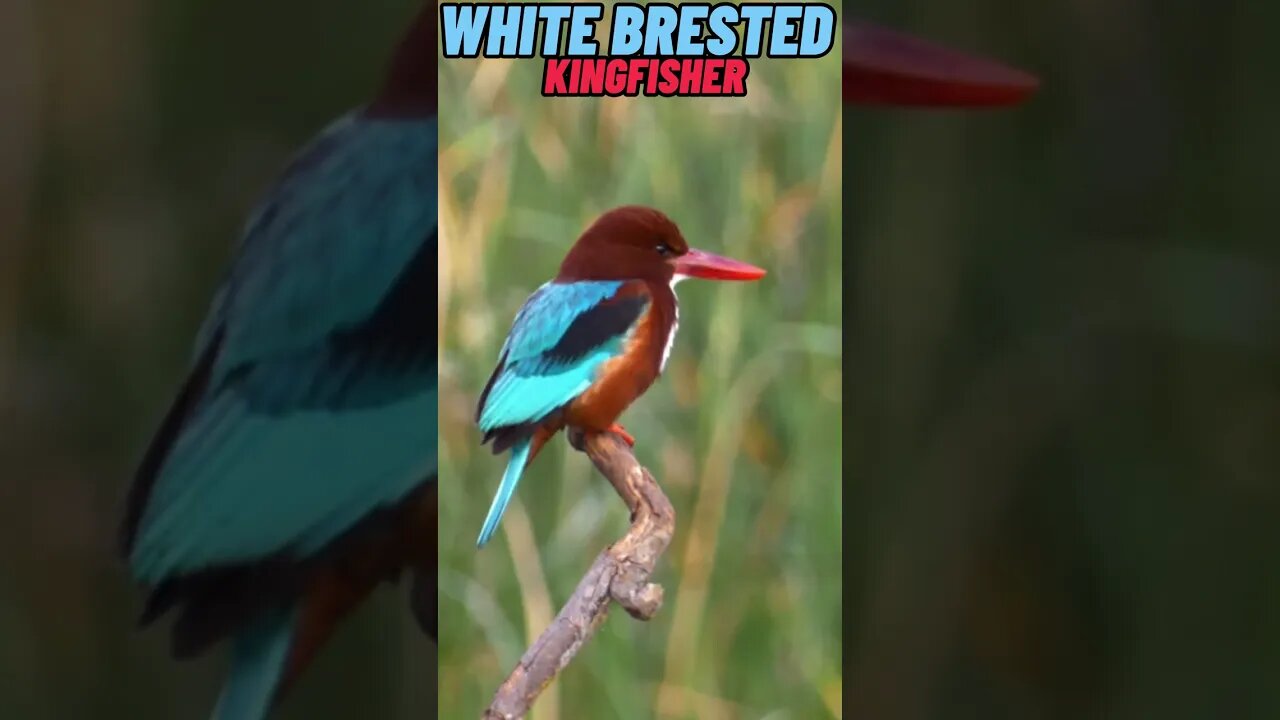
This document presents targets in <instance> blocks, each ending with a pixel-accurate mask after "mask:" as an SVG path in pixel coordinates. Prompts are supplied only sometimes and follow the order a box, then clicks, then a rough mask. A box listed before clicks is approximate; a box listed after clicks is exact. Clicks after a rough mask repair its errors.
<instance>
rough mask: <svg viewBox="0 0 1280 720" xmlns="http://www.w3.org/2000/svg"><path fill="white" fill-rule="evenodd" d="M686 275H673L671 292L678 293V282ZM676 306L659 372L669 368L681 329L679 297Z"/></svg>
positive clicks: (663, 349)
mask: <svg viewBox="0 0 1280 720" xmlns="http://www.w3.org/2000/svg"><path fill="white" fill-rule="evenodd" d="M684 277H685V276H684V275H679V274H676V275H672V276H671V294H672V295H673V296H674V295H675V294H676V283H678V282H680V281H681V280H683V279H684ZM674 307H675V317H673V318H671V330H670V331H668V332H667V344H666V346H665V347H663V348H662V364H661V365H659V366H658V372H662V371H664V370H666V369H667V358H669V357H671V346H673V345H675V344H676V331H677V330H679V329H680V301H679V299H678V298H677V299H676V303H675V305H674Z"/></svg>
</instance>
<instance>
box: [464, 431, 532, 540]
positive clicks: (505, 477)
mask: <svg viewBox="0 0 1280 720" xmlns="http://www.w3.org/2000/svg"><path fill="white" fill-rule="evenodd" d="M530 444H531V443H530V441H529V439H528V438H525V439H524V440H521V441H519V442H517V443H516V444H515V445H514V446H512V448H511V460H510V461H509V462H508V463H507V471H506V472H505V473H503V474H502V484H500V485H499V486H498V493H497V494H496V495H494V496H493V503H492V504H491V505H490V506H489V514H488V515H487V516H485V519H484V527H482V528H481V529H480V537H479V539H477V540H476V547H484V546H485V543H487V542H489V539H490V538H492V537H493V533H494V531H495V530H497V529H498V523H499V522H501V521H502V514H503V513H505V512H506V511H507V504H508V503H510V502H511V496H512V495H514V494H515V492H516V485H518V484H519V483H520V476H521V475H522V474H523V473H524V466H525V464H526V463H528V462H529V446H530Z"/></svg>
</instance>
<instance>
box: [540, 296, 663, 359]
mask: <svg viewBox="0 0 1280 720" xmlns="http://www.w3.org/2000/svg"><path fill="white" fill-rule="evenodd" d="M648 305H649V299H648V298H647V297H645V296H643V295H628V296H626V297H622V298H617V299H613V300H606V301H605V302H602V303H600V304H598V305H595V306H594V307H592V308H591V309H590V310H587V311H586V312H584V313H582V314H581V315H579V316H578V317H577V318H575V319H574V321H573V322H572V323H570V325H569V329H568V330H565V331H564V335H562V336H561V337H560V340H559V341H558V342H557V343H556V344H555V346H553V347H552V348H551V349H550V350H548V351H547V352H546V356H547V359H549V360H552V361H554V362H565V363H571V362H574V361H576V360H578V359H580V358H581V357H582V356H584V355H586V354H587V353H589V352H591V351H592V350H595V349H596V348H598V347H600V346H601V345H603V344H605V343H607V342H609V341H610V340H613V339H616V338H619V337H622V335H624V334H625V333H626V332H627V330H628V329H629V328H630V327H631V326H632V325H633V324H634V323H635V321H636V320H637V319H639V317H640V313H642V312H644V309H645V308H646V307H648Z"/></svg>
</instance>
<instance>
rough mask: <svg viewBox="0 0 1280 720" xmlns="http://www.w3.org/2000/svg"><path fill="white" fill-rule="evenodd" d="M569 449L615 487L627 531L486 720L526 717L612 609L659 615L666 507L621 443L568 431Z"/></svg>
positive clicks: (669, 526) (503, 689) (669, 529)
mask: <svg viewBox="0 0 1280 720" xmlns="http://www.w3.org/2000/svg"><path fill="white" fill-rule="evenodd" d="M569 443H570V444H571V445H573V447H574V448H576V449H577V450H579V451H581V452H584V453H586V455H587V457H589V458H591V462H592V463H593V464H594V465H595V466H596V470H598V471H599V472H600V474H601V475H603V476H604V477H605V478H606V479H607V480H608V481H609V483H610V484H611V485H613V488H614V490H616V491H617V493H618V495H619V496H620V497H621V498H622V500H623V502H625V503H626V504H627V508H628V509H629V510H630V511H631V527H630V529H628V530H627V533H626V534H625V535H623V536H622V538H621V539H619V540H618V541H617V542H615V543H613V544H612V545H610V546H609V547H607V548H605V549H604V550H603V551H602V552H601V553H600V555H598V556H597V557H596V559H595V562H593V563H592V564H591V567H590V568H589V569H588V570H587V573H586V575H584V576H583V577H582V580H580V581H579V582H578V587H577V589H575V590H574V591H573V595H572V596H571V597H570V598H569V600H568V602H566V603H565V605H564V607H563V608H561V609H560V613H559V614H558V615H556V617H555V619H554V620H552V621H551V625H549V626H548V627H547V629H546V630H544V631H543V632H542V635H540V636H539V637H538V639H537V640H536V641H534V643H533V645H531V646H530V647H529V649H528V650H526V651H525V654H524V656H523V657H521V658H520V662H519V663H518V664H517V665H516V667H515V669H514V670H512V671H511V674H510V675H509V676H507V679H506V681H505V682H503V683H502V685H501V686H500V687H499V688H498V692H497V693H495V694H494V697H493V701H492V702H491V703H490V704H489V707H488V709H487V710H485V712H484V716H483V717H484V718H485V720H499V719H500V720H515V719H516V718H522V717H524V715H525V713H527V712H528V711H529V708H530V707H531V706H532V705H533V703H534V701H535V700H537V698H538V695H539V694H541V693H542V691H543V690H544V689H545V688H546V687H547V686H548V685H550V684H551V681H552V680H554V679H555V676H556V675H557V674H558V673H559V672H560V671H561V670H563V669H564V668H565V667H566V666H568V664H569V663H570V662H571V661H572V660H573V658H574V657H575V656H576V655H577V654H578V651H579V650H581V649H582V646H583V645H585V644H586V642H587V640H589V639H590V638H591V636H592V635H594V634H595V631H596V630H597V629H598V628H599V627H600V625H601V624H602V623H603V622H604V619H605V617H606V616H607V615H608V612H609V605H610V604H611V602H616V603H617V604H619V605H621V606H622V608H623V609H624V610H626V611H627V613H628V614H630V615H631V617H634V618H636V619H637V620H649V619H651V618H652V617H653V616H654V615H656V614H657V612H658V610H659V609H660V608H661V607H662V597H663V592H662V586H660V585H658V584H656V583H653V582H650V578H651V577H652V576H653V571H654V567H655V566H656V565H657V562H658V559H659V558H660V557H661V556H662V553H663V552H665V551H666V549H667V546H668V545H669V544H670V543H671V536H672V534H673V532H674V530H675V509H674V508H672V506H671V501H670V500H668V499H667V496H666V495H665V494H663V492H662V489H661V488H659V487H658V483H657V481H656V480H654V479H653V475H651V474H650V473H649V471H648V470H646V469H644V468H643V467H641V465H640V463H639V461H637V460H636V457H635V455H634V454H633V453H632V452H631V447H630V446H629V445H628V444H627V443H626V442H625V441H624V440H623V439H622V438H621V437H619V436H618V435H616V434H614V433H611V432H606V433H590V434H587V433H583V432H581V431H577V430H572V429H571V430H569Z"/></svg>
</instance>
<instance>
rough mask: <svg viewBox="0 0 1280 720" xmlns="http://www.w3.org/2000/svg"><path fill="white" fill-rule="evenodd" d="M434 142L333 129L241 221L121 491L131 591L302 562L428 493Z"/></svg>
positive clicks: (340, 125)
mask: <svg viewBox="0 0 1280 720" xmlns="http://www.w3.org/2000/svg"><path fill="white" fill-rule="evenodd" d="M434 130H435V127H434V120H432V121H431V122H430V123H424V122H421V121H419V122H398V123H391V122H387V123H379V124H376V125H370V124H365V123H364V122H363V121H357V120H354V119H353V118H350V117H349V118H346V119H344V120H341V121H339V122H337V123H335V124H334V125H333V126H331V127H330V128H329V129H328V130H327V131H326V132H325V133H324V134H323V135H322V136H321V137H320V138H319V139H318V140H317V141H316V142H315V143H313V144H312V146H311V147H309V148H308V149H307V150H306V151H304V152H303V153H302V155H300V156H299V157H298V159H296V160H295V161H294V163H293V165H291V166H290V168H289V170H288V171H287V172H286V174H285V176H284V177H283V178H282V180H281V181H280V183H279V184H278V185H277V187H276V188H275V190H274V191H273V193H272V194H271V196H270V198H269V200H268V201H267V202H265V203H264V204H263V205H261V206H260V207H259V209H258V211H257V212H256V213H255V215H254V217H253V219H252V220H251V221H250V223H249V226H248V230H247V232H246V235H245V238H244V241H243V244H242V246H241V248H240V252H239V255H238V257H237V259H236V261H235V262H234V264H233V266H232V268H231V270H230V272H229V274H228V277H227V279H226V281H225V282H224V284H223V287H222V289H221V290H220V291H219V293H218V296H217V297H216V298H215V302H214V307H213V308H212V310H211V312H210V316H209V318H208V320H207V322H206V326H205V329H204V330H203V331H202V333H201V338H200V339H199V341H198V345H199V348H198V354H199V356H200V357H201V358H203V359H204V360H205V362H204V363H199V364H198V366H197V367H199V366H200V365H201V364H207V365H210V366H211V367H212V370H211V372H208V373H207V376H206V377H205V378H204V379H202V380H201V382H200V383H199V387H198V388H195V389H194V390H193V394H194V395H195V397H194V398H182V399H180V401H179V406H178V407H175V414H172V415H173V416H172V417H171V418H170V420H172V422H170V420H167V421H166V423H165V429H163V430H162V431H161V433H160V434H159V435H158V436H157V438H156V440H155V441H154V445H155V446H154V447H153V448H152V449H151V450H150V451H149V453H148V455H149V456H154V457H155V461H154V462H146V463H144V465H143V468H142V470H141V471H140V472H139V476H138V477H137V478H135V490H134V492H133V493H132V494H131V499H130V504H131V508H130V517H131V519H130V520H129V521H127V522H126V548H128V550H129V552H130V559H131V562H132V565H133V569H134V572H135V574H136V575H137V576H138V578H139V579H140V580H142V581H144V582H148V583H155V582H158V581H159V580H161V579H163V578H165V577H168V576H171V575H175V574H182V573H186V572H191V571H195V570H199V569H202V568H205V567H209V566H216V565H224V564H235V563H239V562H247V561H252V560H255V559H260V558H262V557H266V556H273V557H277V556H282V557H303V556H306V555H308V554H310V553H313V552H315V551H317V550H318V549H320V548H322V547H323V546H324V545H325V544H327V543H328V542H330V541H331V540H333V539H335V538H336V537H338V536H339V535H341V534H342V533H343V532H344V531H346V530H347V529H349V528H350V527H351V526H352V525H354V524H355V523H356V522H357V521H358V520H359V519H360V518H361V517H363V516H364V515H366V514H368V513H369V512H371V511H372V510H374V509H376V508H378V507H381V506H385V505H388V504H391V503H394V502H396V501H398V500H399V499H401V498H402V497H404V496H405V495H407V494H408V493H409V492H410V491H411V490H412V489H413V488H414V487H416V486H417V485H419V484H421V482H423V481H424V480H426V479H428V478H429V477H434V475H435V468H436V442H437V440H436V424H437V402H436V399H437V390H436V347H435V346H436V340H435V326H434V323H433V322H432V321H431V320H430V319H429V318H428V317H426V315H427V312H428V308H429V307H431V302H432V300H431V299H432V298H434V293H435V286H436V280H435V278H436V267H437V265H436V261H435V258H436V235H435V222H436V208H435V202H436V173H435V132H434ZM428 292H429V293H430V294H429V295H428V294H427V293H428Z"/></svg>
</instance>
